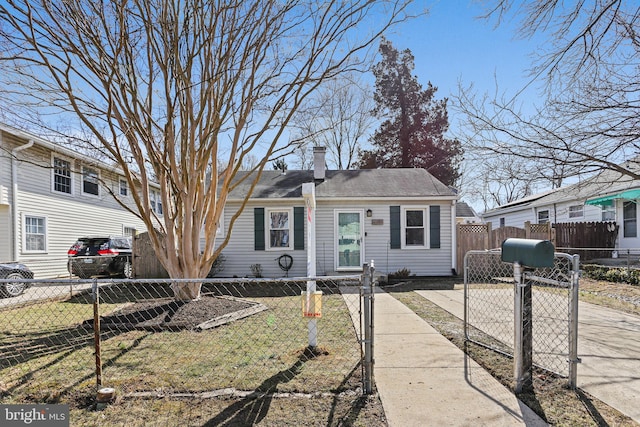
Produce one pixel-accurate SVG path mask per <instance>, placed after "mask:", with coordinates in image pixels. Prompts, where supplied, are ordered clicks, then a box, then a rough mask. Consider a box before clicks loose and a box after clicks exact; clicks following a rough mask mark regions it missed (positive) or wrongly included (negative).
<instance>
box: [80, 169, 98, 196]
mask: <svg viewBox="0 0 640 427" xmlns="http://www.w3.org/2000/svg"><path fill="white" fill-rule="evenodd" d="M82 193H83V194H89V195H91V196H99V195H100V186H99V175H98V171H97V170H96V169H94V168H90V167H87V166H83V167H82Z"/></svg>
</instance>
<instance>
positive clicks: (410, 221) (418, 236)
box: [403, 209, 427, 247]
mask: <svg viewBox="0 0 640 427" xmlns="http://www.w3.org/2000/svg"><path fill="white" fill-rule="evenodd" d="M425 217H426V215H425V210H424V209H405V210H404V215H403V220H404V233H403V237H404V242H403V244H404V245H403V246H405V247H425V246H426V235H427V233H426V221H425Z"/></svg>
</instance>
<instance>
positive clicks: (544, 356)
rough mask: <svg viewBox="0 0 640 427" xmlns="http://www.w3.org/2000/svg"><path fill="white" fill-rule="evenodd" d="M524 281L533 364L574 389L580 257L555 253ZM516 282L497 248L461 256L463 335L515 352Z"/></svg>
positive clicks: (526, 274) (478, 342)
mask: <svg viewBox="0 0 640 427" xmlns="http://www.w3.org/2000/svg"><path fill="white" fill-rule="evenodd" d="M523 276H524V277H523V281H522V282H521V285H520V286H522V284H525V285H531V289H532V298H531V300H532V307H531V310H532V316H531V319H532V330H533V343H532V353H533V354H532V359H533V364H534V365H536V366H538V367H540V368H543V369H545V370H547V371H550V372H553V373H555V374H558V375H561V376H562V377H566V378H568V382H569V385H570V386H572V387H575V383H576V363H578V357H577V331H578V329H577V321H578V277H579V257H577V256H575V255H574V256H572V255H568V254H564V253H556V254H555V257H554V266H553V267H551V268H536V269H529V270H526V271H525V272H524V275H523ZM517 287H518V284H517V283H516V281H515V279H514V266H513V264H510V263H506V262H502V261H501V251H500V250H493V251H469V252H467V254H466V255H465V258H464V302H465V319H464V320H465V337H466V339H467V340H470V341H473V342H475V343H477V344H480V345H482V346H485V347H488V348H491V349H493V350H496V351H499V352H501V353H504V354H507V355H509V356H514V357H515V356H516V355H515V354H514V345H515V336H517V332H518V331H517V328H518V327H519V325H518V321H517V319H516V318H515V317H516V313H517V312H518V311H522V310H516V304H520V301H519V300H518V298H517V291H518V289H517Z"/></svg>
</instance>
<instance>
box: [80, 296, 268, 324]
mask: <svg viewBox="0 0 640 427" xmlns="http://www.w3.org/2000/svg"><path fill="white" fill-rule="evenodd" d="M265 309H266V307H264V306H263V305H262V304H257V303H255V302H251V301H246V300H242V299H239V298H234V297H215V296H211V295H203V296H202V297H201V298H200V299H199V300H194V301H176V300H174V299H172V298H159V299H153V300H146V301H140V302H135V303H133V304H130V305H127V306H125V307H123V308H121V309H120V310H117V311H115V312H114V313H111V314H109V315H107V316H101V317H100V329H118V330H121V329H125V330H130V329H145V330H171V331H177V330H184V329H194V330H202V329H208V328H210V327H215V326H220V325H221V324H224V323H228V322H230V321H233V320H237V319H240V318H242V317H246V316H248V315H251V314H255V313H256V312H259V311H262V310H265ZM216 319H219V321H216ZM85 323H88V324H91V325H92V324H93V319H92V320H87V321H86V322H85Z"/></svg>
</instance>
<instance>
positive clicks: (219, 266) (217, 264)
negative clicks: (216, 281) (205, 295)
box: [207, 254, 227, 277]
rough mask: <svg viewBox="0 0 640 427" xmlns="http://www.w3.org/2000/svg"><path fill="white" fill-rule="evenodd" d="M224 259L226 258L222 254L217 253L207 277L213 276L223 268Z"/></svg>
mask: <svg viewBox="0 0 640 427" xmlns="http://www.w3.org/2000/svg"><path fill="white" fill-rule="evenodd" d="M226 260H227V258H226V257H225V256H224V255H223V254H220V255H218V258H216V260H215V261H213V265H212V266H211V270H209V274H207V277H214V276H215V275H216V274H218V273H220V272H221V271H222V270H224V263H225V261H226Z"/></svg>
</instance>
